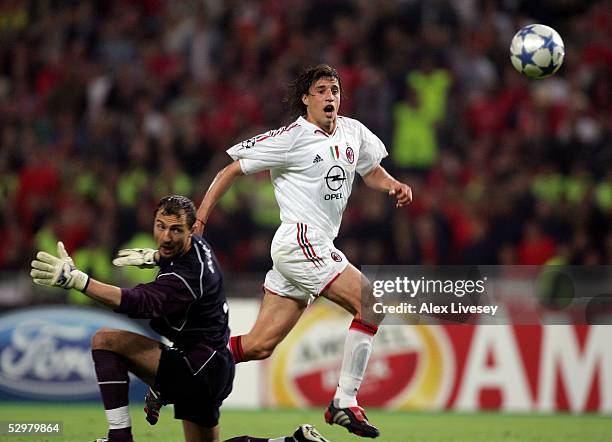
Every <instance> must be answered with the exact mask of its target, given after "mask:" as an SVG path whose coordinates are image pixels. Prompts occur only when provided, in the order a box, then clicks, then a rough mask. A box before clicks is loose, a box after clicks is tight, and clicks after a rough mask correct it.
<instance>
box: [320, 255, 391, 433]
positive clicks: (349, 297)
mask: <svg viewBox="0 0 612 442" xmlns="http://www.w3.org/2000/svg"><path fill="white" fill-rule="evenodd" d="M323 296H325V297H326V298H328V299H330V300H331V301H333V302H335V303H336V304H338V305H340V306H342V307H343V308H344V309H346V310H347V311H348V312H349V313H351V314H353V316H354V319H353V322H352V323H351V326H350V328H349V331H348V333H347V336H346V341H345V343H344V355H343V358H342V366H341V369H340V379H339V381H338V388H337V389H336V393H335V395H334V399H333V400H332V403H331V404H330V406H329V407H328V409H327V411H326V414H325V419H326V421H327V422H328V423H330V424H331V423H336V424H339V425H342V426H344V427H346V428H347V429H348V430H349V431H350V432H351V433H355V434H357V435H359V436H365V437H377V436H378V435H379V432H378V429H376V427H374V426H373V425H371V424H370V423H369V422H368V421H367V418H366V416H365V413H364V411H363V409H362V408H361V407H359V406H358V405H357V391H358V390H359V387H360V386H361V382H362V381H363V376H364V373H365V370H366V367H367V364H368V361H369V359H370V355H371V353H372V340H373V338H374V335H375V334H376V331H377V330H378V325H379V324H380V323H381V322H382V320H383V319H384V316H383V315H377V314H374V311H373V309H372V305H373V303H374V301H375V298H374V297H373V295H372V290H371V286H370V284H369V282H368V281H367V279H366V278H365V277H364V276H363V275H362V273H361V272H360V271H359V270H357V269H356V268H355V267H354V266H353V265H350V264H349V265H348V266H347V267H346V268H345V269H344V270H343V271H342V273H340V275H339V276H338V277H337V278H336V279H335V280H334V281H333V282H332V283H331V284H330V286H329V287H328V288H327V290H326V291H325V292H324V293H323Z"/></svg>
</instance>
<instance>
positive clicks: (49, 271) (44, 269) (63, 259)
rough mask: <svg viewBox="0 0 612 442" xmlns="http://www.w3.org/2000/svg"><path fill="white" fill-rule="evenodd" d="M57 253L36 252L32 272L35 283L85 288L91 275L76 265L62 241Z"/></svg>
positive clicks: (58, 245) (59, 242)
mask: <svg viewBox="0 0 612 442" xmlns="http://www.w3.org/2000/svg"><path fill="white" fill-rule="evenodd" d="M57 255H58V256H53V255H51V254H49V253H47V252H38V253H37V254H36V259H35V260H34V261H32V271H31V272H30V276H31V277H32V279H33V280H34V283H36V284H38V285H46V286H49V287H61V288H63V289H77V290H79V291H83V290H85V288H86V287H87V283H88V282H89V276H88V275H87V274H86V273H83V272H81V271H80V270H79V269H77V268H76V267H75V265H74V262H73V261H72V258H71V257H70V256H68V252H66V249H65V247H64V243H62V242H61V241H58V243H57Z"/></svg>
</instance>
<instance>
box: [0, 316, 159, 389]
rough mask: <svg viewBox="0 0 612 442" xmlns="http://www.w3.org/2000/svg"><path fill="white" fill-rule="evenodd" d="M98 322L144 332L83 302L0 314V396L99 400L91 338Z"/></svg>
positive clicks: (124, 320)
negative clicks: (85, 305) (81, 303)
mask: <svg viewBox="0 0 612 442" xmlns="http://www.w3.org/2000/svg"><path fill="white" fill-rule="evenodd" d="M101 327H111V328H120V329H123V330H130V331H133V332H136V333H140V334H144V335H148V334H149V333H147V332H146V331H145V330H144V329H142V328H141V327H139V326H138V325H137V324H136V323H134V322H132V321H130V320H128V319H125V318H123V317H121V316H118V315H117V314H113V313H110V312H106V311H104V310H99V309H95V308H88V307H70V306H46V307H33V308H26V309H19V310H13V311H11V312H9V313H7V314H4V315H2V316H0V397H2V396H4V397H7V398H13V399H36V400H53V401H62V400H97V399H99V398H100V393H99V390H98V384H97V381H96V375H95V371H94V366H93V361H92V359H91V337H92V336H93V334H94V332H95V331H96V330H97V329H99V328H101Z"/></svg>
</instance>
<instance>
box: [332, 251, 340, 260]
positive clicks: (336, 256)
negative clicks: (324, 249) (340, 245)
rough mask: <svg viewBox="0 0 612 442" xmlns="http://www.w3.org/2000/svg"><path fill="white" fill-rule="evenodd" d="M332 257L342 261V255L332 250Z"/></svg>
mask: <svg viewBox="0 0 612 442" xmlns="http://www.w3.org/2000/svg"><path fill="white" fill-rule="evenodd" d="M331 258H332V259H333V260H334V261H336V262H340V261H342V256H340V255H338V254H337V253H336V252H331Z"/></svg>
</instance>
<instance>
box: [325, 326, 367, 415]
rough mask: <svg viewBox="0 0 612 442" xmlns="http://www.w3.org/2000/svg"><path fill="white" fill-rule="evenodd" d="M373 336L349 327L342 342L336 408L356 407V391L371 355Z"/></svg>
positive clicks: (335, 397) (335, 398) (335, 400)
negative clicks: (342, 352)
mask: <svg viewBox="0 0 612 442" xmlns="http://www.w3.org/2000/svg"><path fill="white" fill-rule="evenodd" d="M373 338H374V335H373V334H371V333H369V332H366V331H363V330H358V329H355V328H353V327H352V326H351V328H350V329H349V331H348V334H347V335H346V341H345V342H344V356H343V358H342V367H341V369H340V380H339V382H338V388H336V394H335V395H334V405H335V406H336V407H338V408H348V407H354V406H356V405H357V391H358V390H359V387H360V386H361V382H362V381H363V375H364V373H365V370H366V367H367V366H368V361H369V359H370V354H371V353H372V339H373Z"/></svg>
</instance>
